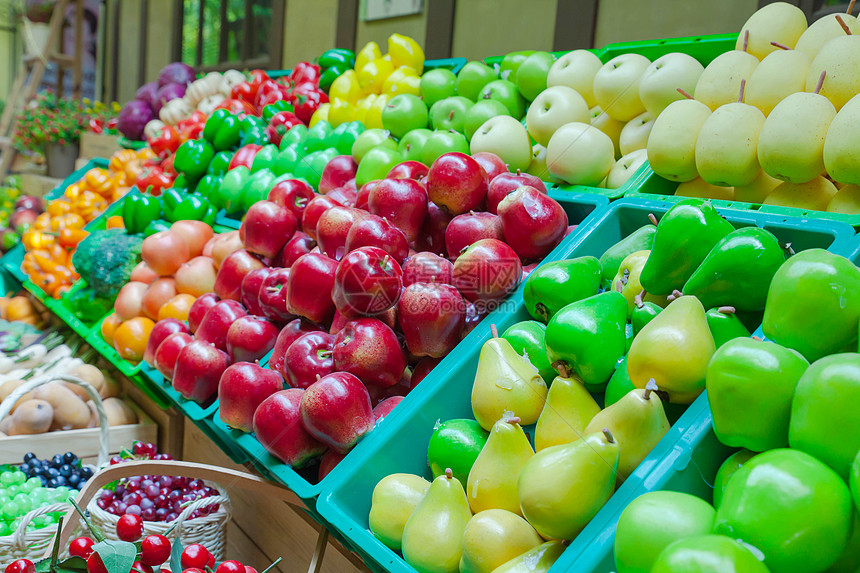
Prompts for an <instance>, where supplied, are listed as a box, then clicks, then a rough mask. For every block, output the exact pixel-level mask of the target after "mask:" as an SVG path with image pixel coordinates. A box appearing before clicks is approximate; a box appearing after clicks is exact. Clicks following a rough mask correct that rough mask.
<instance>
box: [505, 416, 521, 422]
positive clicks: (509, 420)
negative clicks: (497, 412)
mask: <svg viewBox="0 0 860 573" xmlns="http://www.w3.org/2000/svg"><path fill="white" fill-rule="evenodd" d="M505 422H507V423H508V424H519V423H520V417H519V416H514V417H513V418H508V419H507V420H505Z"/></svg>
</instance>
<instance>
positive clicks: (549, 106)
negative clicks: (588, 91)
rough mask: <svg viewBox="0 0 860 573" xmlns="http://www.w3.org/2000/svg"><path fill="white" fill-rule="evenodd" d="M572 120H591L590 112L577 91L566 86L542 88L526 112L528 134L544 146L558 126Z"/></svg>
mask: <svg viewBox="0 0 860 573" xmlns="http://www.w3.org/2000/svg"><path fill="white" fill-rule="evenodd" d="M572 121H579V122H581V123H588V122H589V121H591V114H590V112H589V111H588V104H586V103H585V100H584V99H583V97H582V96H581V95H580V94H579V92H577V91H576V90H575V89H573V88H569V87H567V86H553V87H551V88H546V89H545V90H543V91H542V92H541V93H540V94H539V95H538V96H537V98H535V100H534V101H533V102H532V104H531V105H530V106H529V111H528V113H527V114H526V127H528V130H529V135H531V136H532V138H533V139H534V140H535V142H537V143H539V144H541V145H543V146H544V147H546V145H547V144H548V143H549V139H550V138H551V137H552V134H553V133H555V131H556V130H557V129H558V128H559V127H561V126H562V125H565V124H567V123H570V122H572Z"/></svg>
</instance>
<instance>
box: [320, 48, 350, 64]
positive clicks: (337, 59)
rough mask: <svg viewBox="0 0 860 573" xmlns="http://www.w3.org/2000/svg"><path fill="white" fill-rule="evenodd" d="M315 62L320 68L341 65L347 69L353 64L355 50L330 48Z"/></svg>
mask: <svg viewBox="0 0 860 573" xmlns="http://www.w3.org/2000/svg"><path fill="white" fill-rule="evenodd" d="M317 62H318V63H319V65H320V67H321V68H331V67H332V66H343V67H345V68H347V69H349V68H352V67H354V66H355V52H353V51H352V50H347V49H344V48H332V49H330V50H326V51H325V52H323V53H322V55H321V56H320V58H319V60H317Z"/></svg>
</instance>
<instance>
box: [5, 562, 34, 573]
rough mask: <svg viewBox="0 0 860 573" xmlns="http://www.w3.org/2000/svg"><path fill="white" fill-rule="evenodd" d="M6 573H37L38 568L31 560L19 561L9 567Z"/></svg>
mask: <svg viewBox="0 0 860 573" xmlns="http://www.w3.org/2000/svg"><path fill="white" fill-rule="evenodd" d="M4 573H36V566H35V565H34V564H33V562H32V561H30V560H29V559H18V560H17V561H13V562H12V563H10V564H9V565H7V566H6V569H5V571H4Z"/></svg>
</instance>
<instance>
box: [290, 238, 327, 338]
mask: <svg viewBox="0 0 860 573" xmlns="http://www.w3.org/2000/svg"><path fill="white" fill-rule="evenodd" d="M336 270H337V261H335V260H333V259H330V258H328V257H327V256H325V255H322V254H318V253H310V254H307V255H302V256H301V257H299V259H298V260H297V261H296V262H295V263H293V266H292V267H290V277H291V280H290V282H289V285H288V286H287V310H289V311H290V312H291V313H293V314H296V315H298V316H303V317H305V318H307V319H308V320H310V321H311V322H316V323H318V324H322V323H324V322H328V321H329V320H331V317H332V316H334V310H335V306H334V302H333V301H332V299H331V291H332V288H333V287H334V273H335V271H336Z"/></svg>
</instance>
